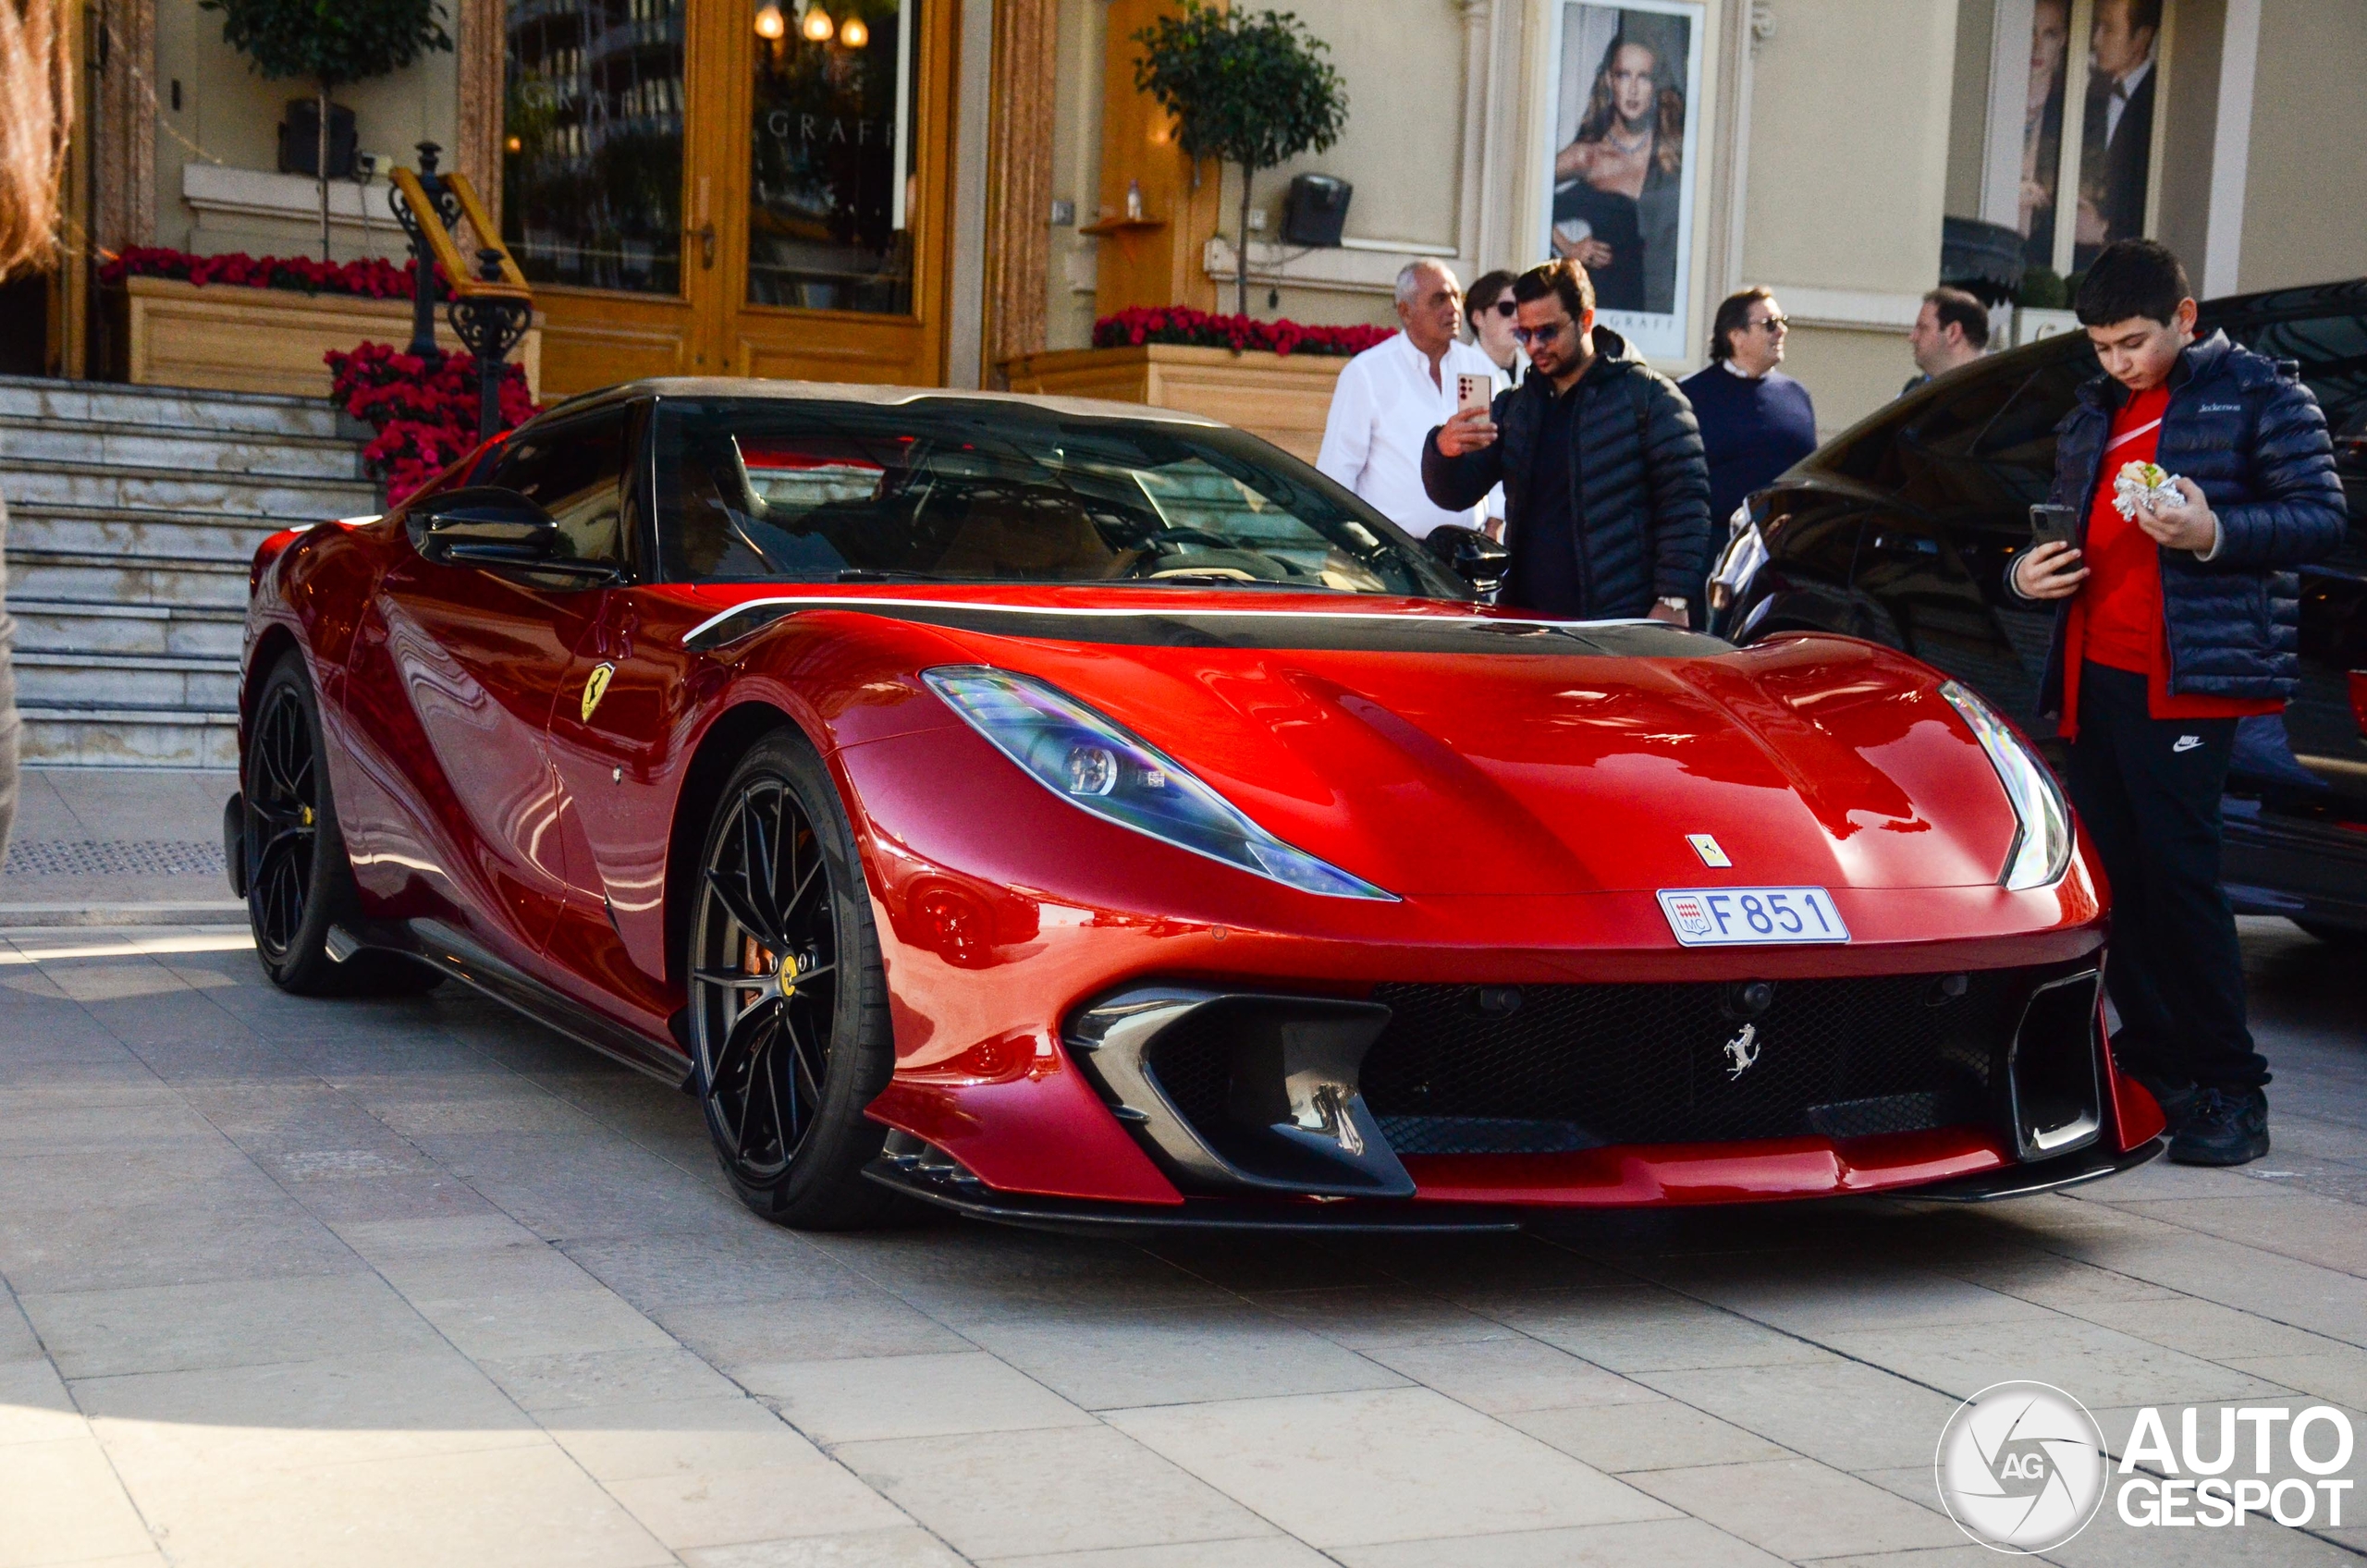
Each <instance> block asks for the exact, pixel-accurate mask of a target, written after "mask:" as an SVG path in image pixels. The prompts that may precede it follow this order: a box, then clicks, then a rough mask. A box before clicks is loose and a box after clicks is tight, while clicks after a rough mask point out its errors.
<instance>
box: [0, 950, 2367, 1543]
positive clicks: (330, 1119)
mask: <svg viewBox="0 0 2367 1568" xmlns="http://www.w3.org/2000/svg"><path fill="white" fill-rule="evenodd" d="M2246 926H2247V928H2246V932H2245V936H2246V949H2247V953H2248V955H2249V959H2250V965H2251V971H2252V979H2253V983H2254V986H2255V987H2256V991H2255V996H2256V1003H2257V1011H2258V1015H2259V1019H2260V1022H2261V1023H2262V1025H2263V1035H2265V1036H2266V1038H2267V1040H2268V1042H2269V1044H2268V1048H2269V1050H2270V1052H2271V1054H2272V1056H2273V1058H2274V1059H2275V1061H2276V1062H2277V1064H2278V1071H2279V1074H2280V1077H2279V1081H2278V1084H2277V1086H2276V1087H2275V1090H2273V1091H2272V1093H2273V1094H2274V1095H2275V1109H2276V1122H2275V1134H2276V1138H2277V1140H2278V1146H2277V1152H2276V1154H2275V1156H2274V1157H2273V1158H2271V1159H2269V1160H2268V1161H2265V1162H2263V1164H2262V1165H2260V1166H2257V1167H2254V1168H2252V1169H2250V1170H2246V1171H2243V1172H2239V1173H2236V1172H2204V1171H2192V1170H2176V1169H2171V1168H2167V1167H2155V1168H2152V1169H2150V1170H2146V1171H2143V1172H2140V1173H2138V1174H2136V1175H2133V1176H2131V1177H2128V1178H2125V1179H2123V1180H2120V1181H2117V1182H2110V1183H2105V1184H2103V1185H2100V1186H2095V1187H2090V1188H2087V1189H2084V1190H2083V1191H2082V1192H2081V1193H2080V1194H2078V1195H2076V1196H2055V1197H2048V1198H2042V1199H2035V1200H2030V1201H2025V1202H2021V1203H2017V1204H2010V1205H1999V1206H1991V1207H1983V1208H1980V1209H1970V1210H1967V1209H1945V1208H1941V1207H1936V1206H1913V1205H1900V1204H1883V1203H1874V1202H1866V1203H1861V1204H1857V1205H1852V1206H1846V1207H1843V1206H1824V1207H1795V1208H1782V1209H1773V1208H1761V1209H1756V1210H1750V1211H1743V1212H1730V1213H1723V1214H1692V1215H1678V1216H1658V1217H1638V1218H1633V1219H1615V1220H1598V1221H1592V1222H1587V1223H1576V1224H1569V1225H1564V1226H1560V1227H1557V1228H1556V1229H1554V1230H1553V1231H1551V1232H1550V1233H1547V1234H1542V1235H1527V1236H1523V1237H1520V1238H1516V1239H1502V1240H1490V1241H1487V1242H1486V1243H1478V1244H1474V1243H1453V1244H1449V1243H1438V1242H1429V1243H1417V1242H1405V1241H1395V1242H1388V1243H1369V1244H1321V1245H1318V1244H1315V1243H1308V1242H1304V1241H1258V1242H1246V1243H1211V1242H1193V1241H1171V1242H1162V1243H1154V1244H1150V1245H1147V1246H1134V1245H1126V1244H1121V1243H1100V1242H1090V1241H1081V1240H1072V1239H1066V1238H1061V1237H1054V1236H1043V1235H1035V1234H1029V1233H1024V1232H1018V1231H998V1230H991V1229H986V1228H981V1227H976V1226H973V1225H968V1224H965V1223H962V1222H958V1221H947V1222H938V1223H931V1224H926V1225H921V1226H917V1227H914V1228H912V1229H907V1230H902V1231H893V1232H889V1233H886V1234H875V1235H866V1236H839V1237H799V1236H796V1235H792V1234H789V1233H786V1232H783V1231H777V1230H773V1229H771V1228H769V1227H767V1226H766V1225H764V1224H762V1223H760V1222H758V1221H756V1220H755V1219H752V1218H751V1217H749V1216H748V1215H747V1214H745V1213H744V1212H743V1211H742V1209H741V1208H740V1207H738V1206H737V1205H736V1204H735V1203H734V1202H733V1201H732V1199H731V1198H730V1195H729V1194H728V1193H727V1192H726V1191H725V1190H724V1188H723V1186H722V1185H721V1183H720V1182H719V1180H718V1178H717V1173H716V1170H715V1168H714V1165H713V1162H712V1160H711V1158H710V1157H709V1155H708V1153H707V1149H706V1145H705V1138H704V1136H703V1134H702V1132H701V1129H700V1125H699V1121H698V1118H697V1115H696V1113H695V1109H694V1108H693V1105H692V1104H691V1102H690V1101H688V1100H687V1099H684V1098H683V1097H681V1096H680V1095H678V1094H676V1093H673V1092H672V1091H670V1090H668V1089H667V1088H666V1087H664V1086H663V1085H660V1084H655V1083H652V1082H649V1081H647V1080H645V1079H642V1078H640V1077H637V1076H633V1075H632V1074H629V1073H626V1072H623V1071H621V1070H619V1069H615V1068H612V1067H610V1066H608V1065H607V1064H606V1063H605V1062H604V1061H603V1060H600V1059H598V1058H595V1057H594V1056H591V1055H589V1054H587V1053H584V1052H583V1051H581V1050H579V1049H577V1048H575V1047H571V1046H569V1045H567V1044H565V1043H564V1042H561V1041H558V1040H557V1039H554V1038H552V1037H549V1036H547V1035H544V1034H542V1033H541V1032H539V1031H538V1030H536V1029H535V1028H533V1026H531V1025H529V1024H526V1023H521V1022H519V1021H517V1020H515V1019H513V1018H512V1017H510V1016H509V1015H508V1014H506V1013H503V1012H501V1011H497V1010H496V1009H493V1008H491V1007H490V1006H488V1005H486V1004H484V1003H481V1002H479V1001H476V1000H474V999H472V998H470V997H468V996H466V995H464V994H461V993H460V992H459V991H458V990H457V989H454V988H449V987H448V988H447V990H446V991H445V992H442V993H439V994H438V995H436V996H435V997H434V998H428V999H426V1000H423V1001H420V1002H412V1003H402V1004H355V1003H310V1002H303V1001H299V1000H295V999H291V998H286V997H283V996H280V995H278V994H276V992H274V991H272V990H271V989H270V988H269V987H268V986H265V985H264V984H263V982H262V980H261V978H260V975H259V974H258V973H257V971H256V969H255V966H254V963H253V959H252V956H251V953H250V952H249V951H247V950H246V948H245V941H244V937H243V935H242V934H240V933H236V932H231V931H215V930H206V929H197V928H185V929H177V930H155V929H150V930H147V931H144V932H142V931H129V932H122V933H108V932H98V931H90V930H54V931H49V932H43V933H31V932H23V931H19V932H17V933H16V934H15V935H14V936H13V937H12V938H11V937H0V1565H27V1564H39V1563H65V1562H78V1563H84V1562H104V1563H109V1564H114V1563H122V1564H130V1563H155V1562H174V1563H192V1564H195V1563H226V1564H239V1565H241V1568H245V1565H256V1564H274V1563H281V1562H286V1563H304V1564H314V1563H337V1564H339V1565H355V1564H371V1563H379V1562H385V1563H400V1564H405V1565H415V1564H426V1563H454V1564H467V1565H470V1568H482V1565H488V1564H501V1563H533V1564H559V1563H567V1564H577V1563H581V1564H610V1563H613V1564H641V1563H670V1562H684V1563H690V1564H696V1565H703V1568H725V1565H734V1568H759V1565H791V1564H796V1565H804V1568H822V1565H829V1568H872V1565H896V1568H924V1565H941V1564H949V1563H955V1562H994V1563H1014V1562H1026V1563H1030V1564H1035V1565H1037V1568H1053V1565H1059V1568H1300V1565H1306V1568H1318V1565H1320V1564H1323V1563H1327V1562H1330V1563H1339V1564H1347V1565H1353V1568H1416V1565H1420V1564H1438V1565H1451V1568H1474V1565H1478V1568H1514V1565H1523V1568H1559V1565H1562V1564H1580V1563H1638V1564H1684V1565H1692V1564H1702V1565H1724V1564H1744V1563H1768V1562H1776V1561H1785V1560H1787V1561H1792V1562H1809V1561H1815V1562H1827V1563H1873V1562H1884V1563H1899V1564H1917V1565H1923V1564H1931V1565H1936V1568H1953V1565H1956V1564H1964V1565H1971V1564H1981V1563H1987V1562H1993V1561H1995V1559H1993V1557H1991V1556H1990V1555H1989V1554H1988V1553H1986V1552H1985V1551H1984V1550H1981V1549H1980V1548H1977V1547H1974V1546H1971V1545H1969V1544H1968V1543H1967V1542H1966V1541H1965V1539H1964V1537H1961V1536H1959V1535H1958V1533H1957V1532H1956V1529H1955V1527H1954V1526H1953V1525H1951V1524H1950V1523H1949V1521H1948V1520H1947V1519H1946V1518H1945V1517H1944V1516H1943V1515H1942V1513H1939V1512H1938V1511H1937V1507H1936V1501H1935V1499H1934V1497H1933V1494H1932V1448H1933V1444H1934V1440H1935V1438H1936V1436H1937V1434H1938V1432H1939V1429H1940V1427H1941V1425H1942V1422H1943V1421H1944V1419H1945V1417H1946V1416H1947V1415H1948V1414H1949V1413H1950V1410H1951V1409H1952V1407H1953V1406H1954V1404H1955V1403H1956V1400H1957V1399H1959V1398H1961V1397H1962V1396H1964V1395H1967V1394H1969V1393H1971V1392H1973V1391H1974V1390H1978V1389H1980V1388H1981V1387H1983V1386H1985V1385H1987V1384H1989V1383H1991V1382H1993V1381H1996V1380H1999V1379H2002V1378H2042V1379H2044V1380H2047V1381H2050V1382H2054V1383H2056V1384H2059V1385H2060V1386H2062V1387H2064V1388H2066V1389H2067V1390H2071V1391H2072V1392H2074V1393H2075V1394H2077V1395H2078V1396H2079V1398H2081V1399H2082V1400H2084V1401H2085V1402H2086V1403H2088V1404H2089V1405H2090V1407H2091V1408H2092V1409H2094V1410H2095V1411H2096V1412H2097V1413H2098V1415H2099V1417H2100V1419H2101V1420H2102V1422H2103V1427H2104V1429H2105V1432H2106V1436H2107V1439H2108V1440H2110V1441H2111V1442H2112V1443H2114V1444H2115V1445H2116V1446H2117V1445H2118V1444H2119V1443H2120V1441H2121V1440H2122V1439H2124V1438H2125V1437H2126V1435H2127V1434H2128V1431H2129V1428H2130V1424H2131V1421H2132V1419H2133V1412H2134V1409H2135V1407H2137V1406H2140V1405H2143V1404H2149V1403H2151V1404H2160V1405H2173V1406H2175V1405H2182V1404H2186V1403H2203V1404H2206V1405H2207V1404H2210V1403H2213V1402H2225V1401H2241V1402H2244V1403H2283V1404H2289V1405H2293V1406H2296V1407H2298V1406H2300V1405H2304V1404H2308V1403H2320V1402H2324V1403H2333V1404H2336V1405H2337V1406H2340V1407H2342V1408H2344V1409H2346V1410H2349V1411H2357V1410H2359V1409H2360V1408H2361V1407H2362V1406H2367V1348H2362V1347H2367V1284H2363V1283H2362V1280H2361V1276H2362V1275H2367V1224H2362V1223H2361V1220H2362V1218H2367V1211H2363V1210H2362V1208H2361V1204H2362V1202H2367V1027H2363V1026H2362V1025H2363V1023H2367V974H2362V970H2367V965H2362V964H2361V963H2360V962H2359V961H2358V959H2357V958H2356V956H2355V955H2353V956H2351V957H2349V958H2344V957H2342V956H2340V955H2337V954H2336V953H2335V952H2334V951H2332V950H2331V949H2326V948H2324V947H2321V946H2319V945H2318V944H2316V943H2314V942H2312V941H2311V940H2309V939H2308V938H2306V937H2301V936H2300V935H2299V934H2298V933H2295V932H2293V931H2292V930H2290V928H2288V927H2287V926H2285V925H2283V924H2282V923H2279V922H2247V923H2246ZM2173 1424H2174V1425H2175V1417H2173ZM2350 1474H2352V1475H2354V1476H2359V1475H2362V1474H2367V1462H2362V1461H2361V1460H2354V1462H2353V1464H2352V1466H2351V1470H2350ZM2353 1501H2354V1503H2355V1504H2356V1505H2357V1506H2359V1507H2367V1501H2361V1500H2359V1499H2358V1497H2357V1494H2356V1493H2354V1494H2353ZM2348 1518H2349V1515H2348V1514H2347V1515H2346V1519H2348ZM2359 1553H2367V1530H2362V1529H2361V1528H2358V1527H2356V1526H2355V1525H2350V1526H2349V1527H2345V1528H2342V1529H2339V1530H2325V1529H2321V1530H2319V1531H2318V1532H2316V1533H2315V1534H2314V1535H2312V1534H2304V1533H2302V1532H2299V1531H2294V1530H2287V1529H2282V1528H2279V1527H2277V1526H2276V1525H2273V1524H2269V1523H2266V1522H2264V1521H2260V1520H2257V1519H2256V1520H2255V1521H2254V1522H2253V1523H2252V1525H2250V1527H2249V1528H2247V1529H2245V1530H2242V1531H2232V1530H2227V1531H2202V1530H2195V1529H2189V1530H2150V1531H2142V1532H2140V1531H2138V1530H2135V1529H2132V1528H2129V1527H2128V1526H2126V1525H2121V1524H2119V1523H2118V1522H2116V1519H2115V1518H2114V1517H2113V1514H2112V1513H2111V1511H2110V1510H2109V1509H2107V1511H2106V1513H2104V1515H2103V1517H2102V1518H2100V1519H2099V1520H2098V1521H2097V1522H2096V1524H2095V1525H2092V1526H2091V1527H2090V1528H2089V1530H2088V1531H2087V1532H2086V1533H2085V1534H2084V1535H2082V1536H2081V1537H2079V1539H2078V1540H2077V1541H2075V1542H2074V1543H2072V1545H2071V1546H2070V1547H2068V1548H2066V1549H2064V1550H2061V1551H2060V1552H2059V1553H2057V1554H2056V1555H2057V1557H2058V1558H2059V1560H2060V1561H2062V1562H2067V1563H2073V1564H2091V1563H2092V1564H2111V1563H2124V1562H2126V1563H2134V1562H2187V1561H2192V1562H2212V1563H2221V1562H2242V1563H2271V1562H2275V1563H2287V1562H2293V1563H2303V1562H2336V1561H2352V1560H2353V1555H2354V1554H2359Z"/></svg>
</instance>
